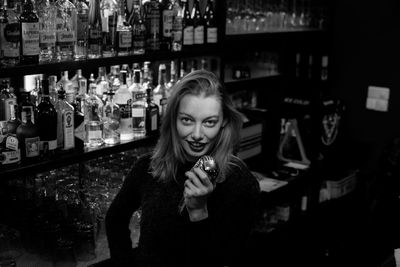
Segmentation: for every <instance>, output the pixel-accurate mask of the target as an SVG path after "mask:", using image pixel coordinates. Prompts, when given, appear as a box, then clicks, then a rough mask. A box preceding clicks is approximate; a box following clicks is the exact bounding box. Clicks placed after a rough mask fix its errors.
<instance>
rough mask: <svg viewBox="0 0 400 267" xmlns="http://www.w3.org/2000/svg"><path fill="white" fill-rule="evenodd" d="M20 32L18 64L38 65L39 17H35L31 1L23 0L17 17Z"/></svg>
mask: <svg viewBox="0 0 400 267" xmlns="http://www.w3.org/2000/svg"><path fill="white" fill-rule="evenodd" d="M19 22H20V31H21V51H20V63H22V64H37V63H39V53H40V47H39V17H38V16H37V15H36V12H35V8H34V6H33V3H32V0H24V4H23V5H22V12H21V15H20V16H19Z"/></svg>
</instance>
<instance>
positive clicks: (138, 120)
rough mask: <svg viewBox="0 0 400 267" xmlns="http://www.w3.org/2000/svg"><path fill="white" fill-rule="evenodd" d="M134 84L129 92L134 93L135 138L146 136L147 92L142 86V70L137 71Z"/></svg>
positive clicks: (133, 117)
mask: <svg viewBox="0 0 400 267" xmlns="http://www.w3.org/2000/svg"><path fill="white" fill-rule="evenodd" d="M133 75H134V76H133V77H134V78H133V80H134V81H133V83H132V86H131V87H130V88H129V90H130V91H131V93H132V100H133V102H132V121H133V123H132V127H133V134H134V136H135V137H142V136H145V135H146V91H145V90H144V88H143V86H142V85H141V84H140V70H135V71H134V74H133Z"/></svg>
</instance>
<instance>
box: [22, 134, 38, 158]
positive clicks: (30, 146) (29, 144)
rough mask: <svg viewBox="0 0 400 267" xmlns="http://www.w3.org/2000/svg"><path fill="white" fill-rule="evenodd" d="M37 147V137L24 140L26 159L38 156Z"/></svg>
mask: <svg viewBox="0 0 400 267" xmlns="http://www.w3.org/2000/svg"><path fill="white" fill-rule="evenodd" d="M39 145H40V138H39V136H36V137H31V138H25V155H26V157H27V158H32V157H37V156H39Z"/></svg>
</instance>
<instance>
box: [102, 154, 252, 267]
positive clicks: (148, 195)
mask: <svg viewBox="0 0 400 267" xmlns="http://www.w3.org/2000/svg"><path fill="white" fill-rule="evenodd" d="M149 163H150V157H149V156H145V157H142V158H141V159H139V160H138V161H137V162H136V163H135V165H134V167H133V168H132V170H131V172H130V175H129V176H128V177H127V178H126V179H125V181H124V184H123V186H122V188H121V190H120V192H119V193H118V194H117V196H116V197H115V199H114V201H113V203H112V204H111V206H110V208H109V210H108V212H107V216H106V230H107V238H108V243H109V248H110V253H111V259H112V262H113V263H114V265H115V266H174V267H177V266H185V267H189V266H245V264H244V263H243V262H245V261H246V259H243V258H244V254H245V253H244V249H245V246H246V241H247V238H248V235H249V233H250V230H251V229H252V227H253V225H254V220H255V216H256V213H257V206H258V199H259V192H260V189H259V185H258V182H257V180H256V179H255V178H254V176H253V175H252V174H251V173H250V172H249V170H248V169H247V167H246V166H245V165H244V163H243V162H242V161H240V160H239V159H236V158H235V159H233V161H232V163H234V164H235V165H234V167H233V169H232V171H230V172H229V173H228V174H227V176H226V177H227V178H226V180H225V181H224V182H222V183H218V184H217V186H216V188H215V190H214V191H213V192H212V194H211V195H210V196H209V198H208V203H207V207H208V213H209V216H208V218H207V219H204V220H201V221H197V222H191V221H190V220H189V215H188V213H187V211H186V210H185V211H184V212H183V213H182V214H179V212H178V205H179V202H180V200H181V198H182V194H183V187H184V181H185V179H186V176H185V175H184V173H185V171H187V170H189V169H190V168H191V166H192V165H193V164H192V163H190V164H185V165H182V166H180V168H179V169H178V175H177V181H175V180H172V181H170V182H162V181H159V180H157V179H155V178H154V177H152V175H151V174H150V173H149ZM140 207H141V209H142V216H141V222H140V231H141V233H140V239H139V245H138V247H137V248H135V249H134V250H132V243H131V239H130V232H129V221H130V219H131V216H132V214H133V213H134V212H135V211H136V210H137V209H138V208H140Z"/></svg>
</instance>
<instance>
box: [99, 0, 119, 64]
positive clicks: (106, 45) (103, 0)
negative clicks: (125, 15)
mask: <svg viewBox="0 0 400 267" xmlns="http://www.w3.org/2000/svg"><path fill="white" fill-rule="evenodd" d="M100 14H101V21H102V23H101V25H102V36H103V49H102V52H103V57H113V56H115V55H116V54H117V21H118V4H117V1H116V0H100Z"/></svg>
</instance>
